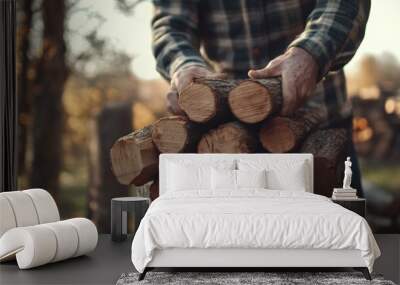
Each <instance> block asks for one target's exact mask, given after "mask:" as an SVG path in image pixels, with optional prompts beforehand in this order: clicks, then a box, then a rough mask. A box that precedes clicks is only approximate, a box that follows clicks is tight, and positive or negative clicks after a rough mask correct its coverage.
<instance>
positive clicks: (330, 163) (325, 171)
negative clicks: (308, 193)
mask: <svg viewBox="0 0 400 285" xmlns="http://www.w3.org/2000/svg"><path fill="white" fill-rule="evenodd" d="M348 143H349V139H348V136H347V132H346V130H345V129H328V130H318V131H316V132H314V133H312V134H311V135H310V136H309V137H308V138H307V139H306V140H305V141H304V143H303V145H302V146H301V148H300V152H302V153H312V154H313V155H314V193H316V194H320V195H324V196H327V197H330V196H331V195H332V191H333V188H334V187H341V183H342V179H343V170H344V160H345V156H346V149H347V146H348Z"/></svg>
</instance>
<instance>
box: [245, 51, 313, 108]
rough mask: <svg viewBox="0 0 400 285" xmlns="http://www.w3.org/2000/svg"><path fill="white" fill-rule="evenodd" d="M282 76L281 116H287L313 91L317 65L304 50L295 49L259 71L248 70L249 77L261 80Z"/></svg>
mask: <svg viewBox="0 0 400 285" xmlns="http://www.w3.org/2000/svg"><path fill="white" fill-rule="evenodd" d="M279 75H280V76H282V93H283V107H282V111H281V113H282V115H284V116H289V115H291V114H293V112H294V111H295V110H296V109H297V108H299V107H300V106H301V105H302V104H303V103H304V101H305V100H306V99H307V98H308V97H309V96H310V95H311V93H312V92H313V91H314V89H315V85H316V81H317V76H318V65H317V63H316V61H315V60H314V58H313V57H312V56H311V55H310V54H309V53H308V52H306V51H305V50H303V49H301V48H297V47H292V48H290V49H288V50H287V51H286V52H285V53H284V54H282V55H280V56H278V57H276V58H275V59H274V60H272V61H270V62H269V63H268V65H267V66H266V67H265V68H263V69H259V70H250V71H249V77H251V78H254V79H262V78H267V77H272V76H279Z"/></svg>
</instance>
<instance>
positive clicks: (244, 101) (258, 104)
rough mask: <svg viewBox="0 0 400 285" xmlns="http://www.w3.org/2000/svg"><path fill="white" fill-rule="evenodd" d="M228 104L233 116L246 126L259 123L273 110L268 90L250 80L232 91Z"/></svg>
mask: <svg viewBox="0 0 400 285" xmlns="http://www.w3.org/2000/svg"><path fill="white" fill-rule="evenodd" d="M228 102H229V106H230V108H231V111H232V113H233V115H235V117H236V118H238V119H239V120H240V121H242V122H244V123H248V124H252V123H258V122H261V121H262V120H264V119H265V118H266V117H267V116H268V115H269V114H270V113H271V112H272V110H273V102H272V100H271V95H270V94H269V92H268V89H266V88H265V87H264V86H263V85H261V84H259V83H258V82H256V81H251V80H246V81H243V82H242V83H240V84H239V85H238V86H237V87H235V88H234V89H232V90H231V92H230V93H229V97H228Z"/></svg>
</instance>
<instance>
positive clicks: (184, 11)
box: [152, 0, 370, 126]
mask: <svg viewBox="0 0 400 285" xmlns="http://www.w3.org/2000/svg"><path fill="white" fill-rule="evenodd" d="M154 5H155V15H154V18H153V21H152V28H153V52H154V55H155V57H156V61H157V70H158V71H159V72H160V73H161V75H162V76H163V77H164V78H166V79H167V80H169V79H170V78H171V77H172V75H173V74H174V73H175V72H177V71H178V70H182V69H184V68H187V67H188V66H192V65H199V66H204V67H209V68H210V67H212V68H213V69H214V70H215V71H217V72H223V73H226V74H230V75H231V76H233V77H236V78H245V77H247V72H248V70H249V69H258V68H262V67H264V66H266V65H267V64H268V62H269V61H270V60H272V59H274V58H275V57H277V56H278V55H280V54H282V53H284V52H285V50H286V49H287V48H288V47H300V48H303V49H304V50H306V51H307V52H308V53H309V54H311V55H312V56H313V58H314V59H315V61H316V62H317V64H318V66H319V83H318V84H317V88H316V90H315V94H314V96H313V97H312V98H311V99H310V100H308V102H307V103H306V105H308V106H313V107H319V108H323V110H324V111H325V114H326V126H329V125H333V124H334V123H337V122H342V121H343V119H348V118H350V117H351V106H350V103H349V102H348V100H347V96H346V84H345V77H344V73H343V70H342V67H343V66H344V65H345V64H346V63H347V62H348V61H349V60H350V59H351V58H352V57H353V55H354V54H355V52H356V50H357V48H358V46H359V45H360V43H361V41H362V39H363V37H364V32H365V27H366V22H367V20H368V15H369V10H370V0H265V1H263V0H154Z"/></svg>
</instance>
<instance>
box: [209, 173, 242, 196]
mask: <svg viewBox="0 0 400 285" xmlns="http://www.w3.org/2000/svg"><path fill="white" fill-rule="evenodd" d="M211 180H212V189H213V190H216V191H218V190H229V191H233V190H236V170H231V169H216V168H212V170H211Z"/></svg>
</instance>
